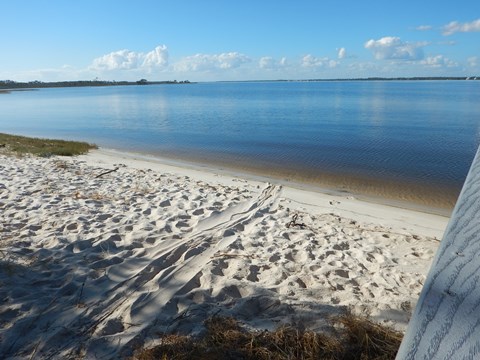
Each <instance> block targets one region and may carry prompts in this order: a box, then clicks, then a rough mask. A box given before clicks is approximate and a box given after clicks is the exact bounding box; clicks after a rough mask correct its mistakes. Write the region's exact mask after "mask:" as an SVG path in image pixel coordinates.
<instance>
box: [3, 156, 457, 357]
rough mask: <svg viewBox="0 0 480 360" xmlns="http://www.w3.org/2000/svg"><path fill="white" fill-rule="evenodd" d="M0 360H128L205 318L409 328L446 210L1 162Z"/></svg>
mask: <svg viewBox="0 0 480 360" xmlns="http://www.w3.org/2000/svg"><path fill="white" fill-rule="evenodd" d="M0 209H1V212H0V299H2V300H1V302H0V357H2V358H37V357H38V358H76V357H85V358H122V357H128V356H131V355H132V354H133V352H134V350H135V349H137V348H138V347H142V346H145V347H148V346H152V345H155V344H156V342H158V341H159V340H158V339H159V338H160V335H161V334H164V333H178V334H190V335H196V334H199V333H201V332H202V331H203V321H204V320H206V319H208V318H210V317H212V316H228V317H229V316H231V317H234V318H236V319H238V320H239V321H240V322H241V323H242V324H243V325H244V326H245V327H246V328H249V329H252V330H265V329H268V330H271V329H275V328H277V327H278V326H280V325H282V324H294V325H295V326H298V327H300V328H305V329H310V330H314V331H322V329H324V328H325V327H326V325H327V320H328V317H329V316H333V315H338V314H342V313H344V312H345V311H346V310H350V311H352V312H353V313H355V314H359V315H365V316H370V317H371V318H372V319H373V320H374V321H377V322H379V323H384V324H387V325H391V326H393V327H395V328H396V329H398V330H400V331H404V330H405V328H406V325H407V323H408V320H409V317H410V315H411V313H412V311H413V309H414V307H415V304H416V301H417V298H418V295H419V293H420V291H421V289H422V286H423V282H424V279H425V277H426V274H427V272H428V269H429V266H430V264H431V261H432V259H433V256H434V254H435V251H436V249H437V248H438V246H439V242H440V240H441V238H442V236H443V231H444V229H445V227H446V225H447V222H448V217H446V216H442V215H436V214H431V213H428V212H426V211H415V210H411V209H405V208H402V207H398V206H392V205H388V204H382V203H379V202H378V201H377V202H376V201H375V199H368V198H363V197H362V198H361V199H360V198H358V197H355V196H354V195H351V194H349V193H345V194H342V193H338V194H335V193H322V192H317V191H312V190H311V189H301V188H297V187H294V186H286V185H285V184H280V183H277V182H275V181H273V180H272V181H266V180H265V179H262V178H256V179H255V178H252V177H245V176H242V175H241V174H235V173H226V172H223V171H217V170H215V169H211V168H201V167H198V166H193V165H192V166H186V165H181V164H178V163H175V162H172V161H166V160H162V159H155V158H148V157H144V156H139V155H135V154H128V153H122V152H116V151H111V150H107V149H99V150H94V151H91V152H90V153H89V154H87V155H82V156H78V157H73V158H69V157H49V158H39V157H29V156H26V157H22V158H19V157H13V156H6V155H2V154H0Z"/></svg>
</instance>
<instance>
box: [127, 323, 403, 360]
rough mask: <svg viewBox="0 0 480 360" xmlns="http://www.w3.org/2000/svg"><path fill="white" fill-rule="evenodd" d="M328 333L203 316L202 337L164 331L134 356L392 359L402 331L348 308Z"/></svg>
mask: <svg viewBox="0 0 480 360" xmlns="http://www.w3.org/2000/svg"><path fill="white" fill-rule="evenodd" d="M331 321H332V322H331V325H332V330H331V332H330V333H315V332H312V331H303V330H299V329H296V328H294V327H287V326H283V327H280V328H279V329H277V330H275V331H259V332H252V331H247V330H245V329H243V328H242V327H241V326H240V324H239V323H238V322H237V321H236V320H235V319H232V318H221V317H214V318H210V319H208V320H207V321H206V322H205V328H206V333H205V334H204V335H203V336H202V337H200V338H193V337H190V336H182V335H165V336H163V337H162V338H161V343H160V345H158V346H155V347H153V348H151V349H143V350H140V351H138V352H137V353H136V355H135V356H134V357H133V359H136V360H154V359H162V360H173V359H175V360H207V359H208V360H213V359H252V360H253V359H265V360H267V359H268V360H270V359H278V360H293V359H326V360H369V359H375V360H387V359H395V356H396V353H397V351H398V348H399V346H400V342H401V340H402V337H403V335H402V334H401V333H399V332H397V331H395V330H393V329H391V328H389V327H386V326H383V325H379V324H376V323H373V322H371V321H370V320H369V319H366V318H362V317H358V316H355V315H352V314H346V315H344V316H340V317H336V318H333V319H331Z"/></svg>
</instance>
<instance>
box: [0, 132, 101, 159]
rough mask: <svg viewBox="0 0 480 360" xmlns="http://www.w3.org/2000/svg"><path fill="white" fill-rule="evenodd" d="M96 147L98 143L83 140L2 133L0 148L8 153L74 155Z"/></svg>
mask: <svg viewBox="0 0 480 360" xmlns="http://www.w3.org/2000/svg"><path fill="white" fill-rule="evenodd" d="M96 148H97V146H96V145H93V144H89V143H86V142H81V141H66V140H52V139H40V138H31V137H26V136H17V135H9V134H3V133H0V150H1V151H2V152H3V153H7V154H9V153H12V154H16V155H26V154H32V155H37V156H43V157H48V156H52V155H60V156H74V155H82V154H85V153H87V152H88V151H89V150H92V149H96Z"/></svg>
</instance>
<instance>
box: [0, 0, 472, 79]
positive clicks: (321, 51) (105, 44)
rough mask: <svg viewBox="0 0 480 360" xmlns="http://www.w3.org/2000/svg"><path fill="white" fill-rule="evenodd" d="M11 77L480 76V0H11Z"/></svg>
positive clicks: (3, 54)
mask: <svg viewBox="0 0 480 360" xmlns="http://www.w3.org/2000/svg"><path fill="white" fill-rule="evenodd" d="M0 14H1V20H0V80H13V81H35V80H38V81H65V80H94V79H99V80H117V81H120V80H129V81H135V80H139V79H147V80H150V81H162V80H178V81H181V80H190V81H221V80H277V79H292V80H293V79H320V78H321V79H334V78H363V77H377V76H378V77H411V76H480V1H479V0H452V1H447V0H400V1H399V0H325V1H323V0H128V1H127V0H62V1H60V0H0Z"/></svg>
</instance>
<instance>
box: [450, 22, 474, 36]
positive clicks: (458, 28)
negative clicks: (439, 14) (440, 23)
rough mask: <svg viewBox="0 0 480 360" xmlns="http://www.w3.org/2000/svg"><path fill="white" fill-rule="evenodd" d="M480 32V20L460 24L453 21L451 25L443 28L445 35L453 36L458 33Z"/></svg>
mask: <svg viewBox="0 0 480 360" xmlns="http://www.w3.org/2000/svg"><path fill="white" fill-rule="evenodd" d="M474 31H480V19H477V20H474V21H471V22H467V23H459V22H458V21H452V22H451V23H449V24H447V25H445V26H444V27H443V35H446V36H448V35H453V34H455V33H457V32H474Z"/></svg>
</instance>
